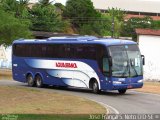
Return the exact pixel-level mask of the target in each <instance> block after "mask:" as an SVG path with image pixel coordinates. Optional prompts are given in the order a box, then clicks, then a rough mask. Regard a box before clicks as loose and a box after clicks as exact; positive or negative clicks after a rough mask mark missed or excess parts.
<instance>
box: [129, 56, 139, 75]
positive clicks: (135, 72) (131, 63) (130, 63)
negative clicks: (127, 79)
mask: <svg viewBox="0 0 160 120" xmlns="http://www.w3.org/2000/svg"><path fill="white" fill-rule="evenodd" d="M130 62H131V63H130V64H131V67H132V69H133V70H134V72H135V74H136V75H134V76H133V77H137V76H139V75H138V72H137V70H136V69H135V67H134V66H133V64H132V59H130Z"/></svg>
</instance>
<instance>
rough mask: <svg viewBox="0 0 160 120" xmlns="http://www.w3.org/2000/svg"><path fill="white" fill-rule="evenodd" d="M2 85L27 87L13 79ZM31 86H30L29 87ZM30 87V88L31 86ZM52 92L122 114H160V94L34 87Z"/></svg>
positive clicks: (1, 83)
mask: <svg viewBox="0 0 160 120" xmlns="http://www.w3.org/2000/svg"><path fill="white" fill-rule="evenodd" d="M0 85H10V86H21V87H27V85H26V84H24V83H19V82H16V81H12V80H5V81H4V80H0ZM27 88H29V87H27ZM29 89H30V88H29ZM34 89H40V90H45V91H50V92H58V93H66V94H71V95H75V96H81V97H84V98H87V99H91V100H93V101H97V102H99V103H101V104H103V105H106V106H108V107H109V108H110V109H109V110H110V113H120V114H130V113H132V114H133V113H138V114H147V113H150V114H151V113H154V114H160V95H155V94H147V93H140V92H135V91H127V93H126V94H125V95H119V94H118V92H103V93H101V94H100V95H97V94H93V93H91V91H89V90H79V89H73V88H72V89H71V88H70V89H65V88H58V87H48V88H34Z"/></svg>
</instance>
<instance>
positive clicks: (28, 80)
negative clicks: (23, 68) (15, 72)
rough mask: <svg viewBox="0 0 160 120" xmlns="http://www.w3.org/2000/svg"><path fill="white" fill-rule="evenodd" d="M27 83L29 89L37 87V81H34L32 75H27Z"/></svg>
mask: <svg viewBox="0 0 160 120" xmlns="http://www.w3.org/2000/svg"><path fill="white" fill-rule="evenodd" d="M27 83H28V86H29V87H34V86H35V81H34V79H33V76H32V75H31V74H29V75H27Z"/></svg>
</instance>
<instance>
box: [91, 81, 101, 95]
mask: <svg viewBox="0 0 160 120" xmlns="http://www.w3.org/2000/svg"><path fill="white" fill-rule="evenodd" d="M92 91H93V93H96V94H97V93H99V92H100V90H99V86H98V83H97V81H94V82H93V85H92Z"/></svg>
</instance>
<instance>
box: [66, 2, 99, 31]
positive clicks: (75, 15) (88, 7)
mask: <svg viewBox="0 0 160 120" xmlns="http://www.w3.org/2000/svg"><path fill="white" fill-rule="evenodd" d="M63 17H65V18H68V19H70V20H71V23H72V24H73V25H74V27H77V28H79V27H80V26H82V25H83V24H86V22H87V23H90V24H92V23H91V22H92V21H93V20H95V19H96V18H98V17H101V14H100V13H99V12H97V11H96V10H95V9H94V6H93V3H92V2H91V0H68V1H67V3H66V8H65V11H64V13H63Z"/></svg>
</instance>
